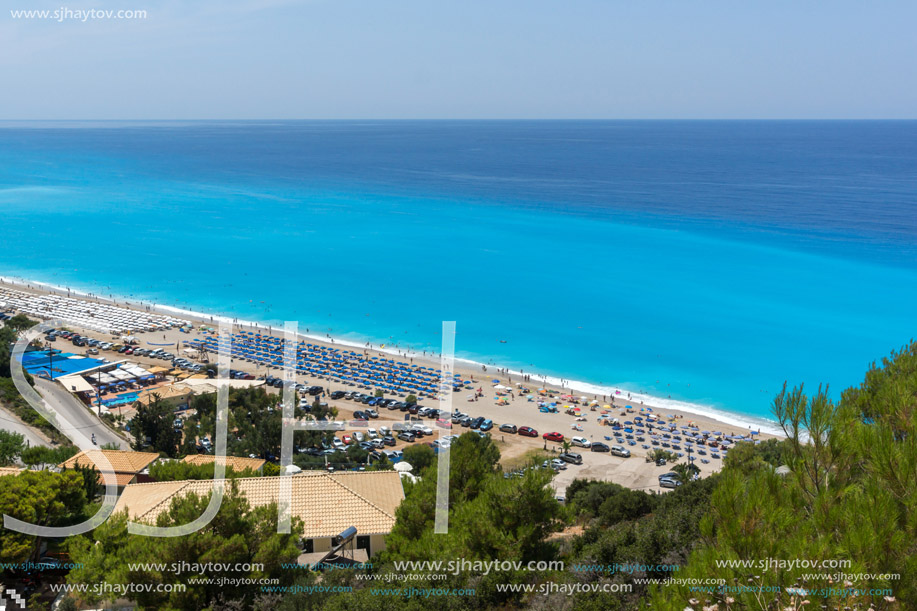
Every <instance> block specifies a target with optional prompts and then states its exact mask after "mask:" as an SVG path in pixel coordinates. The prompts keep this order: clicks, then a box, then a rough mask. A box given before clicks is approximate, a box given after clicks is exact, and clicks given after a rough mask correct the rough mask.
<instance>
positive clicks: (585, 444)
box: [570, 437, 592, 448]
mask: <svg viewBox="0 0 917 611" xmlns="http://www.w3.org/2000/svg"><path fill="white" fill-rule="evenodd" d="M570 441H571V443H572V444H573V445H575V446H579V447H581V448H591V447H592V442H591V441H589V440H588V439H586V438H585V437H574V438H573V439H571V440H570Z"/></svg>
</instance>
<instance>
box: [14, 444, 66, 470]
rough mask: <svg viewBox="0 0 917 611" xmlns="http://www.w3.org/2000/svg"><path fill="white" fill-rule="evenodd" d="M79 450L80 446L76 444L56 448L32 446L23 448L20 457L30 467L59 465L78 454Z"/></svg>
mask: <svg viewBox="0 0 917 611" xmlns="http://www.w3.org/2000/svg"><path fill="white" fill-rule="evenodd" d="M79 451H80V450H79V448H77V447H76V446H74V445H66V446H57V447H56V448H49V447H46V446H31V447H28V448H26V449H25V450H23V451H22V454H21V455H20V457H19V458H20V460H22V463H23V464H24V465H26V466H28V467H34V466H36V465H42V466H44V465H59V464H60V463H62V462H64V461H66V460H67V459H68V458H70V457H72V456H76V455H77V454H78V453H79Z"/></svg>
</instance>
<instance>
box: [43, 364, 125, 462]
mask: <svg viewBox="0 0 917 611" xmlns="http://www.w3.org/2000/svg"><path fill="white" fill-rule="evenodd" d="M35 388H37V389H38V391H39V392H40V393H41V395H42V396H43V397H44V398H45V401H47V402H48V405H49V407H50V408H51V409H52V410H54V411H55V412H56V413H57V418H58V421H59V422H60V424H61V426H63V427H65V428H66V429H67V430H65V431H62V432H63V433H64V434H65V435H67V432H68V431H77V432H79V433H82V434H83V435H85V436H86V438H87V439H88V438H90V437H91V436H92V434H93V433H95V436H96V443H97V444H98V445H100V446H101V445H104V444H106V443H115V444H117V445H118V446H119V447H120V448H121V449H122V450H130V449H131V448H130V444H129V443H128V442H127V440H126V439H124V438H123V437H121V436H120V435H118V434H117V433H115V432H114V431H112V430H111V429H110V428H108V426H106V425H105V424H104V423H103V422H102V421H101V420H99V418H98V416H96V412H95V411H89V409H87V408H86V406H85V405H83V404H82V403H81V402H80V401H79V400H78V399H76V398H75V397H74V396H73V395H71V394H70V393H69V392H67V391H66V390H64V389H63V388H61V387H60V386H59V385H58V384H57V383H55V382H50V381H48V380H42V379H41V378H37V377H36V378H35Z"/></svg>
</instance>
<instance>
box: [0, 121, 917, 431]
mask: <svg viewBox="0 0 917 611" xmlns="http://www.w3.org/2000/svg"><path fill="white" fill-rule="evenodd" d="M0 224H2V231H0V235H2V236H3V238H2V239H3V248H2V254H0V275H5V276H19V277H25V278H30V279H33V280H40V281H44V282H50V283H54V284H58V285H67V286H71V287H79V288H82V289H85V290H91V291H94V292H99V293H103V294H109V293H110V294H114V295H121V296H127V297H132V298H135V299H144V300H152V301H156V302H159V303H163V304H167V305H171V306H178V307H185V308H189V309H193V310H197V311H212V312H216V313H223V314H227V315H230V316H234V317H239V318H243V319H248V320H258V321H263V322H269V323H279V322H281V321H284V320H297V321H299V324H300V327H301V328H306V327H308V328H309V329H310V331H311V332H313V333H316V332H317V333H322V334H324V333H330V334H332V335H334V336H341V337H345V338H349V339H351V340H357V341H362V340H373V341H374V342H376V343H380V342H387V343H388V344H389V345H391V344H394V343H397V344H398V345H399V346H401V347H406V346H410V347H412V348H414V349H418V350H423V349H427V350H429V349H434V348H436V347H438V346H439V341H440V327H441V321H443V320H456V321H457V338H456V349H457V352H458V353H459V355H461V356H463V357H465V358H469V359H472V360H476V361H481V362H494V363H499V364H501V365H505V366H509V367H511V368H513V369H525V370H526V371H538V372H543V373H547V374H552V375H557V376H563V377H565V378H567V379H573V380H579V381H583V382H588V383H590V384H593V385H599V386H618V387H623V388H625V389H628V390H633V391H643V392H646V393H648V394H651V395H654V396H657V397H662V398H668V397H671V398H672V399H673V400H679V401H687V402H691V403H694V404H699V405H703V406H709V407H715V408H719V409H726V410H729V411H732V412H736V413H740V414H744V415H747V416H756V417H760V416H767V415H768V414H769V409H770V402H771V400H772V398H773V396H774V395H775V394H776V393H777V392H778V391H779V389H780V386H781V385H782V383H783V382H784V380H787V381H789V383H790V384H791V385H792V384H795V383H800V382H805V383H806V384H807V385H817V384H818V383H820V382H823V383H830V384H831V386H832V388H833V389H834V390H836V391H840V390H841V389H843V388H845V387H847V386H849V385H851V384H855V383H858V382H859V381H860V380H862V377H863V373H864V371H865V369H866V368H867V366H868V364H869V363H870V362H871V361H873V360H875V359H879V358H881V357H883V356H885V355H887V354H888V353H889V351H891V350H892V349H894V348H898V347H900V346H901V345H903V344H904V343H905V342H907V341H908V340H909V339H910V338H911V337H912V336H913V335H914V328H915V325H914V318H915V317H914V304H915V303H917V122H769V121H765V122H666V121H654V122H614V121H607V122H606V121H598V122H585V121H584V122H523V121H520V122H484V121H482V122H235V123H162V124H129V123H100V124H69V123H67V124H55V123H45V124H38V123H34V124H33V123H5V124H0ZM500 340H505V343H501V341H500Z"/></svg>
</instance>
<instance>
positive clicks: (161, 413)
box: [131, 393, 181, 458]
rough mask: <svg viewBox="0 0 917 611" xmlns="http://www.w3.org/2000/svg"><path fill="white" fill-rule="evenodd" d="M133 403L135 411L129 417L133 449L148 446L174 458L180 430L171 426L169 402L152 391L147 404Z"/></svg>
mask: <svg viewBox="0 0 917 611" xmlns="http://www.w3.org/2000/svg"><path fill="white" fill-rule="evenodd" d="M135 405H136V406H137V413H136V415H135V416H134V417H133V418H132V419H131V433H132V434H133V435H134V442H133V443H132V444H131V446H132V447H133V448H134V450H138V451H139V450H145V449H148V448H149V449H152V450H153V451H155V452H163V453H165V454H166V455H167V456H169V457H172V458H175V457H176V456H177V455H178V445H179V443H180V442H181V431H177V430H175V427H174V426H173V421H174V412H173V410H172V408H171V407H170V406H169V404H167V403H165V402H163V401H162V400H160V398H159V395H157V394H155V393H154V394H153V398H152V400H151V401H150V402H149V404H147V405H144V404H143V403H139V402H138V403H136V404H135Z"/></svg>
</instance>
